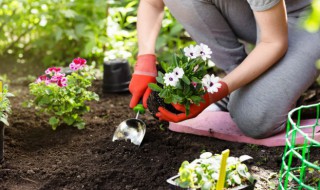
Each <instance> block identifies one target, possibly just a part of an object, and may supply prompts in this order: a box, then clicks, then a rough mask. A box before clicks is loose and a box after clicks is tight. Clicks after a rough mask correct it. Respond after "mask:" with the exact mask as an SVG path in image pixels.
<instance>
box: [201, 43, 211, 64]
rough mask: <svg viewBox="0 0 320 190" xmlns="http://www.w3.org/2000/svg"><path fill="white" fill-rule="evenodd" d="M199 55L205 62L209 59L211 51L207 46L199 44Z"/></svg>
mask: <svg viewBox="0 0 320 190" xmlns="http://www.w3.org/2000/svg"><path fill="white" fill-rule="evenodd" d="M199 54H200V56H201V58H202V59H203V60H204V61H206V60H207V59H210V58H211V54H212V51H211V49H210V48H209V47H208V46H207V45H205V44H203V43H201V44H200V46H199Z"/></svg>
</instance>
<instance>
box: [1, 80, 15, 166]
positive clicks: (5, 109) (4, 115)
mask: <svg viewBox="0 0 320 190" xmlns="http://www.w3.org/2000/svg"><path fill="white" fill-rule="evenodd" d="M9 97H13V94H11V93H9V92H8V85H4V86H3V88H2V81H0V162H3V160H4V158H3V154H4V127H5V125H7V126H9V122H8V115H9V114H11V103H10V100H9V99H8V98H9Z"/></svg>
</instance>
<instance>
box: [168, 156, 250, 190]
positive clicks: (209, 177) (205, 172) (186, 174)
mask: <svg viewBox="0 0 320 190" xmlns="http://www.w3.org/2000/svg"><path fill="white" fill-rule="evenodd" d="M227 151H229V150H226V151H224V152H223V153H222V154H221V155H220V154H215V155H213V154H212V153H211V152H205V153H202V154H201V155H200V158H198V159H195V160H194V161H192V162H191V163H189V162H188V161H184V162H183V163H182V164H181V167H180V168H179V173H178V175H176V176H174V177H172V178H170V179H168V180H167V182H168V183H170V184H172V185H176V186H179V187H181V188H187V189H191V190H195V189H201V190H215V189H217V190H222V189H232V190H238V189H239V190H240V189H242V190H244V189H246V190H251V189H254V184H255V179H254V178H253V176H252V175H251V174H250V172H249V171H248V167H247V166H246V165H245V164H243V163H242V162H244V161H246V160H248V159H252V158H251V157H250V156H247V155H243V156H240V157H239V158H237V157H228V155H229V152H227ZM225 153H227V156H226V155H225Z"/></svg>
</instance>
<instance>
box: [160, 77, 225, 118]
mask: <svg viewBox="0 0 320 190" xmlns="http://www.w3.org/2000/svg"><path fill="white" fill-rule="evenodd" d="M219 83H220V84H221V87H220V88H218V92H214V93H209V92H207V93H206V94H205V95H204V96H203V99H204V100H205V102H201V103H200V104H199V105H196V104H191V105H190V113H189V115H186V113H185V112H186V109H185V107H184V106H183V105H181V104H172V105H173V107H174V108H175V109H177V110H178V111H180V112H182V113H179V114H174V113H172V112H170V111H168V110H166V109H164V108H163V107H159V108H158V111H159V112H158V113H157V114H156V116H157V117H158V118H159V119H160V120H166V121H171V122H179V121H183V120H186V119H190V118H193V117H196V116H197V115H198V114H200V113H201V112H202V111H203V110H204V109H205V108H206V107H208V106H209V105H210V104H212V103H214V102H217V101H219V100H221V99H222V98H224V97H226V96H227V95H228V94H229V89H228V86H227V84H226V83H225V82H223V81H220V82H219Z"/></svg>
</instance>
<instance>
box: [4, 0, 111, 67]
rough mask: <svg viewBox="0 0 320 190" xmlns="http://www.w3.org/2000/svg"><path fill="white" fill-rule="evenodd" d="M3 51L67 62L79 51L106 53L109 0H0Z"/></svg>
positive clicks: (48, 61) (91, 54)
mask: <svg viewBox="0 0 320 190" xmlns="http://www.w3.org/2000/svg"><path fill="white" fill-rule="evenodd" d="M0 4H1V9H0V19H1V20H3V22H2V23H1V25H0V28H1V29H2V30H1V31H3V32H1V34H0V52H1V54H4V53H9V54H14V55H16V56H18V57H19V59H22V58H24V57H26V56H29V57H31V56H38V55H40V56H41V57H42V59H43V60H42V62H44V63H45V64H47V65H59V64H61V63H62V65H65V63H64V62H63V60H65V58H70V59H71V58H72V57H75V56H76V55H80V56H85V57H88V58H90V59H93V60H95V59H99V58H102V57H103V52H104V48H105V43H106V42H107V41H108V39H107V36H106V25H107V18H106V7H107V6H106V1H104V0H88V1H68V0H61V1H57V0H49V1H47V0H37V1H36V0H3V1H0Z"/></svg>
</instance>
